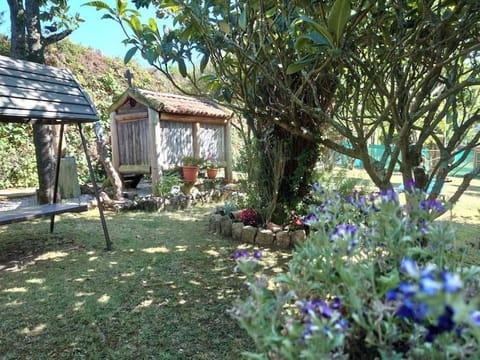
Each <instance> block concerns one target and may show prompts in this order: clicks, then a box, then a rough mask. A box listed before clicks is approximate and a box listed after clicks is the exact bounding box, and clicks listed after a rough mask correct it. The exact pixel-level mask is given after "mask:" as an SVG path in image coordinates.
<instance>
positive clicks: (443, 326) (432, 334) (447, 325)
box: [425, 305, 455, 342]
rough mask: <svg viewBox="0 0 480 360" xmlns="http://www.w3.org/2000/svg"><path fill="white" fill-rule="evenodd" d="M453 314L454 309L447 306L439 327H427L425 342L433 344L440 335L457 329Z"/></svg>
mask: <svg viewBox="0 0 480 360" xmlns="http://www.w3.org/2000/svg"><path fill="white" fill-rule="evenodd" d="M453 314H454V311H453V308H452V307H451V306H449V305H447V306H445V312H444V313H443V314H442V315H440V316H439V317H438V323H437V325H430V326H428V327H427V329H428V332H427V334H426V335H425V341H427V342H433V341H434V340H435V338H436V337H437V336H438V335H440V334H442V333H444V332H447V331H451V330H453V329H454V328H455V322H454V321H453Z"/></svg>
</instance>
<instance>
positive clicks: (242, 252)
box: [232, 249, 250, 260]
mask: <svg viewBox="0 0 480 360" xmlns="http://www.w3.org/2000/svg"><path fill="white" fill-rule="evenodd" d="M249 257H250V252H249V251H248V250H246V249H237V250H236V251H235V253H234V254H233V255H232V259H234V260H237V259H240V258H249Z"/></svg>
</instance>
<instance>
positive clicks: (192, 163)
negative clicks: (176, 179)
mask: <svg viewBox="0 0 480 360" xmlns="http://www.w3.org/2000/svg"><path fill="white" fill-rule="evenodd" d="M182 160H183V166H182V171H183V180H185V181H187V182H193V183H194V182H197V179H198V170H199V169H200V166H201V165H202V164H203V159H201V158H197V157H195V156H185V157H184V158H183V159H182Z"/></svg>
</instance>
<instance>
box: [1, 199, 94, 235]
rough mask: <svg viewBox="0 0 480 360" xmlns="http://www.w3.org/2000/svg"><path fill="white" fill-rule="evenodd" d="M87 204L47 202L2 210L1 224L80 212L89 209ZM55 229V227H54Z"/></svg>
mask: <svg viewBox="0 0 480 360" xmlns="http://www.w3.org/2000/svg"><path fill="white" fill-rule="evenodd" d="M87 210H88V206H87V205H79V204H46V205H39V206H31V207H24V208H21V209H15V210H7V211H0V225H8V224H13V223H17V222H22V221H28V220H32V219H37V218H41V217H45V216H50V217H53V216H55V215H58V214H64V213H79V212H83V211H87ZM52 229H53V228H52Z"/></svg>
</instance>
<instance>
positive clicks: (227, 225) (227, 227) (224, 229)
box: [220, 215, 232, 237]
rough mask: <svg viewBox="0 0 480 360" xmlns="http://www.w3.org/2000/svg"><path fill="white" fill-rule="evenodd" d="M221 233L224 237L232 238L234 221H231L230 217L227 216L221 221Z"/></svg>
mask: <svg viewBox="0 0 480 360" xmlns="http://www.w3.org/2000/svg"><path fill="white" fill-rule="evenodd" d="M220 232H221V234H222V236H225V237H230V236H232V219H230V216H228V215H225V216H222V218H221V219H220Z"/></svg>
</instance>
